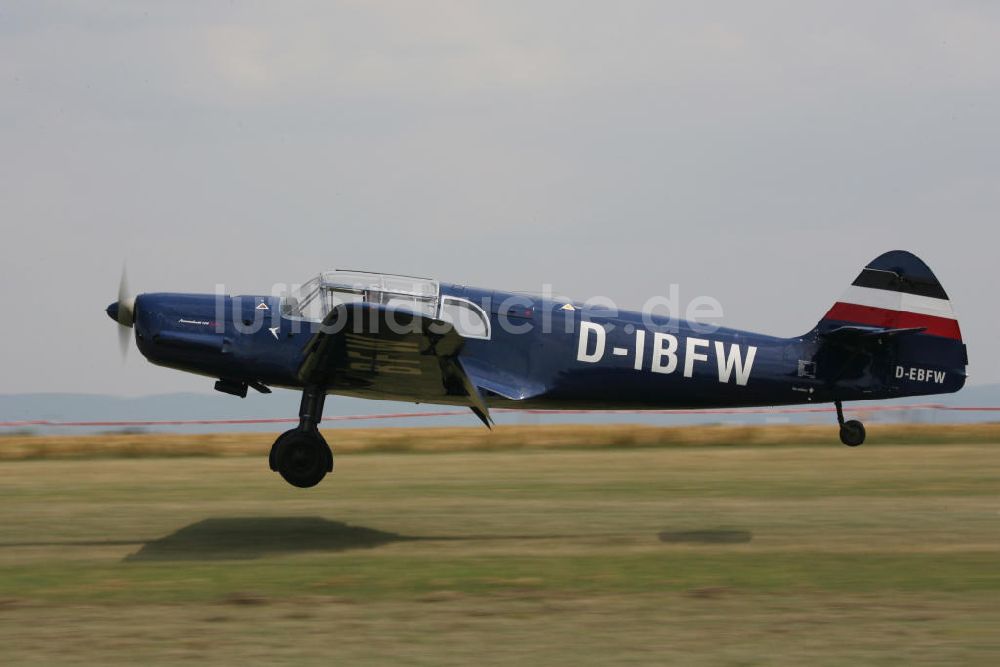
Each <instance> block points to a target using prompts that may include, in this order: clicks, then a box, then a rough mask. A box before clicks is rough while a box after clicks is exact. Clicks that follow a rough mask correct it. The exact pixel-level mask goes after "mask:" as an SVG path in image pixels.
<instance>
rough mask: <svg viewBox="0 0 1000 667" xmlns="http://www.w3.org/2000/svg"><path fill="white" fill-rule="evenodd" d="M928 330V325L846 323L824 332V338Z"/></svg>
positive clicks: (851, 338) (889, 335)
mask: <svg viewBox="0 0 1000 667" xmlns="http://www.w3.org/2000/svg"><path fill="white" fill-rule="evenodd" d="M926 330H927V327H903V328H889V327H868V326H863V325H853V324H852V325H845V326H840V327H837V328H836V329H831V330H830V331H827V332H825V333H823V334H820V335H821V336H822V337H823V338H830V339H834V340H856V339H858V338H880V339H885V338H891V337H893V336H904V335H907V334H918V333H922V332H924V331H926Z"/></svg>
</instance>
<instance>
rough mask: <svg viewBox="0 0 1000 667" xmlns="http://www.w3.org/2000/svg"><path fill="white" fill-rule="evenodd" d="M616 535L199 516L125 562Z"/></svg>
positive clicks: (733, 534)
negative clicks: (433, 532) (456, 532)
mask: <svg viewBox="0 0 1000 667" xmlns="http://www.w3.org/2000/svg"><path fill="white" fill-rule="evenodd" d="M595 538H596V539H601V540H606V539H611V540H615V539H621V538H622V536H621V535H610V534H608V535H598V534H586V535H467V536H460V537H459V536H448V537H445V536H420V537H417V536H409V535H400V534H398V533H392V532H387V531H383V530H377V529H374V528H366V527H364V526H352V525H350V524H347V523H343V522H341V521H330V520H328V519H323V518H321V517H244V518H216V519H204V520H202V521H199V522H197V523H193V524H191V525H189V526H185V527H184V528H181V529H180V530H178V531H176V532H174V533H171V534H170V535H167V536H165V537H162V538H160V539H158V540H153V541H151V542H147V543H146V544H144V545H143V546H142V548H140V549H139V551H137V552H135V553H134V554H131V555H129V556H127V557H126V558H125V560H126V561H157V560H159V561H180V560H252V559H256V558H264V557H267V556H280V555H283V554H293V553H301V552H306V551H326V552H339V551H348V550H352V549H374V548H376V547H380V546H384V545H387V544H392V543H395V542H417V541H423V542H456V541H462V542H465V541H496V540H516V541H530V540H551V539H595ZM658 538H659V539H660V541H661V542H665V543H690V544H745V543H747V542H750V541H751V540H752V539H753V535H752V533H750V532H749V531H746V530H724V529H716V530H692V531H681V532H661V533H659V534H658Z"/></svg>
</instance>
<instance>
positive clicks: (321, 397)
mask: <svg viewBox="0 0 1000 667" xmlns="http://www.w3.org/2000/svg"><path fill="white" fill-rule="evenodd" d="M325 400H326V392H325V391H324V390H323V388H322V387H306V388H305V389H304V390H303V391H302V403H301V404H300V405H299V425H298V428H293V429H292V430H291V431H285V432H284V433H282V434H281V435H280V436H279V437H278V439H277V440H275V441H274V444H273V445H271V455H270V457H269V462H270V464H271V470H276V471H278V473H279V474H280V475H281V476H282V477H283V478H284V479H285V481H286V482H288V483H289V484H291V485H292V486H297V487H299V488H300V489H307V488H309V487H311V486H316V485H317V484H319V483H320V482H321V481H322V480H323V478H324V477H326V473H328V472H332V471H333V452H331V451H330V446H329V445H327V444H326V440H324V439H323V436H322V435H320V432H319V429H318V428H317V424H319V420H320V419H321V418H322V417H323V402H324V401H325Z"/></svg>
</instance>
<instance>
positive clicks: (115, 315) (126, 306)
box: [106, 265, 135, 359]
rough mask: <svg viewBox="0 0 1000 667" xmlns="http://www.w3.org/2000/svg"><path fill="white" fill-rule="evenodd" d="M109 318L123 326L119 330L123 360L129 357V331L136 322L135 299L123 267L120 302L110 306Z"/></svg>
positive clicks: (108, 309) (119, 286) (119, 283)
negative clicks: (129, 288)
mask: <svg viewBox="0 0 1000 667" xmlns="http://www.w3.org/2000/svg"><path fill="white" fill-rule="evenodd" d="M106 312H107V313H108V317H110V318H111V319H113V320H114V321H116V322H118V324H119V325H121V326H120V327H119V329H118V347H119V348H121V351H122V359H124V358H125V357H126V356H127V355H128V342H129V338H130V337H131V335H132V334H131V332H130V331H129V329H131V328H132V324H133V323H134V322H135V297H134V296H132V295H131V294H129V291H128V276H127V274H126V271H125V266H124V265H122V277H121V279H120V280H119V281H118V300H117V301H115V302H114V303H113V304H111V305H110V306H108V308H107V311H106Z"/></svg>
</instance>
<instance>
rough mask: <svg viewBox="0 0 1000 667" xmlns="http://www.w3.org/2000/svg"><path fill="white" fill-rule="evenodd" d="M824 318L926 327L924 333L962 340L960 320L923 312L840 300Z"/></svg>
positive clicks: (907, 326) (854, 322)
mask: <svg viewBox="0 0 1000 667" xmlns="http://www.w3.org/2000/svg"><path fill="white" fill-rule="evenodd" d="M824 319H827V320H839V321H841V322H851V323H853V324H863V325H865V326H870V327H889V328H910V327H924V328H926V329H927V331H925V332H924V333H927V334H930V335H932V336H941V337H942V338H954V339H955V340H962V332H961V330H959V328H958V321H957V320H953V319H950V318H948V317H935V316H933V315H923V314H921V313H911V312H908V311H905V310H888V309H886V308H874V307H872V306H859V305H857V304H854V303H843V302H842V301H838V302H837V303H835V304H833V308H831V309H830V312H828V313H827V314H826V317H825V318H824Z"/></svg>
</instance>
